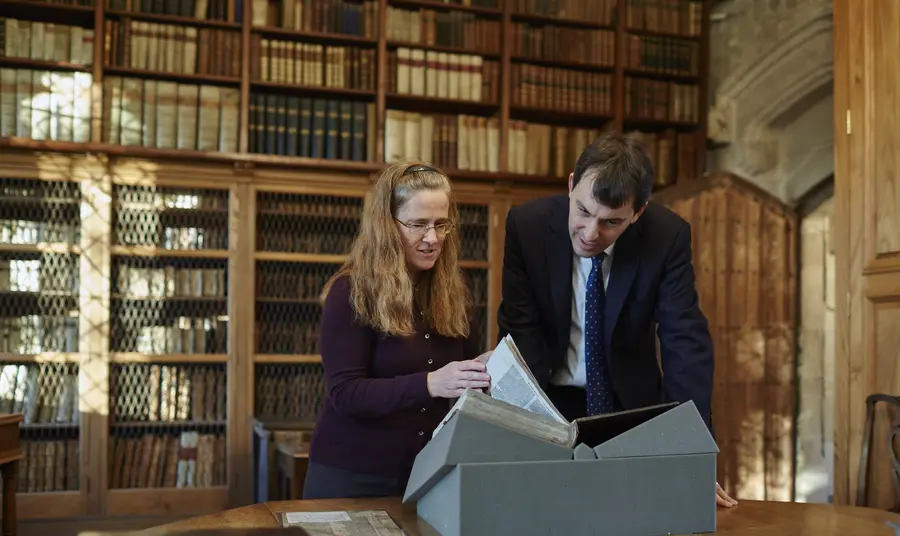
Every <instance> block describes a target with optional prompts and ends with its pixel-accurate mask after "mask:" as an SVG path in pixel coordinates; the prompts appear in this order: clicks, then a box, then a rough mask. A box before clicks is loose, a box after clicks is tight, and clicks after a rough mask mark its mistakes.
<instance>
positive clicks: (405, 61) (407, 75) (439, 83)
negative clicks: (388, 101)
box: [388, 47, 500, 104]
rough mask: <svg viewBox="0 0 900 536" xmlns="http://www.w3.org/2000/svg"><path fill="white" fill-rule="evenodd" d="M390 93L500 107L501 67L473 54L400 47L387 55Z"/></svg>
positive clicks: (494, 62) (497, 63)
mask: <svg viewBox="0 0 900 536" xmlns="http://www.w3.org/2000/svg"><path fill="white" fill-rule="evenodd" d="M388 74H389V77H388V81H389V86H388V91H389V92H391V93H398V94H401V95H418V96H424V97H438V98H444V99H456V100H464V101H474V102H485V103H490V104H496V103H499V102H500V100H499V96H500V63H499V62H496V61H493V60H485V59H484V58H482V57H481V56H475V55H472V54H454V53H449V52H435V51H431V50H423V49H420V48H407V47H399V48H398V49H397V50H391V51H389V52H388Z"/></svg>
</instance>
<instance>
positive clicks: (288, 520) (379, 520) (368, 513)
mask: <svg viewBox="0 0 900 536" xmlns="http://www.w3.org/2000/svg"><path fill="white" fill-rule="evenodd" d="M281 526H282V527H300V528H302V529H303V530H305V531H306V532H307V533H309V534H310V536H406V533H405V532H403V530H402V529H401V528H400V527H399V526H397V524H396V523H394V520H393V519H391V516H389V515H388V513H387V512H385V511H384V510H360V511H346V512H341V511H338V512H285V513H283V514H282V515H281Z"/></svg>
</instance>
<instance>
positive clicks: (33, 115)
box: [0, 67, 92, 143]
mask: <svg viewBox="0 0 900 536" xmlns="http://www.w3.org/2000/svg"><path fill="white" fill-rule="evenodd" d="M91 86H92V76H91V75H90V74H89V73H82V72H75V73H62V72H53V71H44V70H34V69H8V68H3V67H0V137H7V136H9V137H12V136H17V137H20V138H29V139H33V140H58V141H71V142H77V143H87V142H89V141H90V140H91Z"/></svg>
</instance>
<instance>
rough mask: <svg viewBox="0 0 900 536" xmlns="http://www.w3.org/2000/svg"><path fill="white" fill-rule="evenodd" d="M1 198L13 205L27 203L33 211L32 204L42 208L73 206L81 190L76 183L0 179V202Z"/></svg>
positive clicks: (78, 198)
mask: <svg viewBox="0 0 900 536" xmlns="http://www.w3.org/2000/svg"><path fill="white" fill-rule="evenodd" d="M2 198H9V199H7V200H10V201H15V203H29V208H30V209H33V208H34V207H33V205H31V203H34V202H39V203H41V204H42V205H44V206H56V205H61V204H75V203H77V202H78V201H79V200H80V199H81V189H80V187H79V184H78V183H76V182H69V181H35V180H30V179H16V178H9V177H0V200H2ZM13 198H14V199H13ZM2 201H5V200H2ZM2 201H0V202H2Z"/></svg>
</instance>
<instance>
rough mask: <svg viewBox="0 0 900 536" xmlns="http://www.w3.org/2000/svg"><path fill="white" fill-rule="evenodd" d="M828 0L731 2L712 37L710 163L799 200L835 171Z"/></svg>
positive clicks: (716, 19) (721, 8)
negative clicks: (711, 146) (711, 145)
mask: <svg viewBox="0 0 900 536" xmlns="http://www.w3.org/2000/svg"><path fill="white" fill-rule="evenodd" d="M832 12H833V7H832V2H831V1H830V0H768V1H760V0H726V1H724V2H719V3H717V4H716V6H715V7H714V10H713V22H712V31H711V38H710V39H711V43H710V74H711V87H710V95H711V101H712V103H711V104H712V105H711V108H710V112H709V137H710V140H711V142H712V143H713V146H714V147H715V148H714V149H713V150H712V151H711V154H710V158H709V166H708V168H709V169H710V170H715V171H729V172H732V173H736V174H737V175H740V176H742V177H746V178H747V180H749V181H750V182H752V183H754V184H756V185H757V186H759V187H761V188H763V189H764V190H766V191H768V192H769V193H771V194H772V195H774V196H776V197H778V198H779V199H781V200H782V201H784V202H786V203H793V202H794V201H796V200H797V199H799V198H800V197H801V196H803V194H805V193H806V192H807V191H808V190H809V189H810V188H812V187H813V186H814V185H816V184H817V183H819V182H820V181H821V180H822V179H823V178H825V177H827V176H829V175H831V174H832V173H833V172H834V158H833V142H834V135H833V132H834V129H833V126H832V125H833V122H834V117H833V116H834V107H833V104H832V102H833V101H832V84H833V79H834V55H833V23H832Z"/></svg>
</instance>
